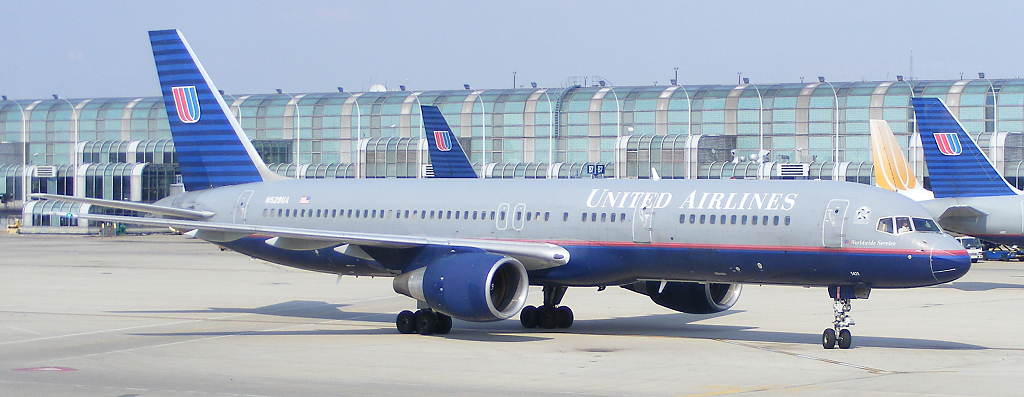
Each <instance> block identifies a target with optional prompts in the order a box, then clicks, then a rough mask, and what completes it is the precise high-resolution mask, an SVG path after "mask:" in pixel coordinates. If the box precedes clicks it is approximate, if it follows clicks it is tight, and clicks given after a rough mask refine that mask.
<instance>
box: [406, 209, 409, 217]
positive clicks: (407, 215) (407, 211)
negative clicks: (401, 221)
mask: <svg viewBox="0 0 1024 397" xmlns="http://www.w3.org/2000/svg"><path fill="white" fill-rule="evenodd" d="M405 219H409V210H405Z"/></svg>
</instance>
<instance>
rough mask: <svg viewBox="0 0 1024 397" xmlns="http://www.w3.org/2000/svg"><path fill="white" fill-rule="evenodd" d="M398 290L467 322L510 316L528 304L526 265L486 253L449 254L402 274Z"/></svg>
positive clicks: (493, 319) (506, 257) (395, 281)
mask: <svg viewBox="0 0 1024 397" xmlns="http://www.w3.org/2000/svg"><path fill="white" fill-rule="evenodd" d="M393 286H394V288H395V292H398V293H400V294H402V295H405V296H408V297H411V298H415V299H417V300H421V301H424V302H426V303H427V305H428V306H430V308H431V309H434V310H437V311H439V312H441V313H445V314H447V315H449V316H452V317H455V318H457V319H460V320H466V321H497V320H504V319H507V318H510V317H512V316H514V315H516V313H519V311H520V310H522V308H523V306H525V305H526V293H527V292H528V290H529V286H530V283H529V279H528V277H527V275H526V268H525V267H523V264H522V263H520V262H519V261H518V260H516V259H515V258H512V257H508V256H504V255H498V254H491V253H486V252H471V253H462V254H455V255H450V256H446V257H444V258H441V259H438V260H436V261H434V262H433V263H431V264H429V265H427V266H426V267H422V268H419V269H416V270H414V271H411V272H408V273H405V274H401V275H398V276H396V277H395V280H394V282H393Z"/></svg>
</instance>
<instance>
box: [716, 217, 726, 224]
mask: <svg viewBox="0 0 1024 397" xmlns="http://www.w3.org/2000/svg"><path fill="white" fill-rule="evenodd" d="M718 223H720V224H723V225H724V224H725V215H721V216H719V217H718Z"/></svg>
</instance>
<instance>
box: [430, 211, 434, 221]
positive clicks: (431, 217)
mask: <svg viewBox="0 0 1024 397" xmlns="http://www.w3.org/2000/svg"><path fill="white" fill-rule="evenodd" d="M430 219H434V210H430Z"/></svg>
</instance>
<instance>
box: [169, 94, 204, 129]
mask: <svg viewBox="0 0 1024 397" xmlns="http://www.w3.org/2000/svg"><path fill="white" fill-rule="evenodd" d="M171 94H173V95H174V107H175V108H176V109H177V111H178V120H181V122H182V123H189V124H191V123H195V122H197V121H199V116H201V112H200V111H199V95H196V86H194V85H190V86H183V87H171Z"/></svg>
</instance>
